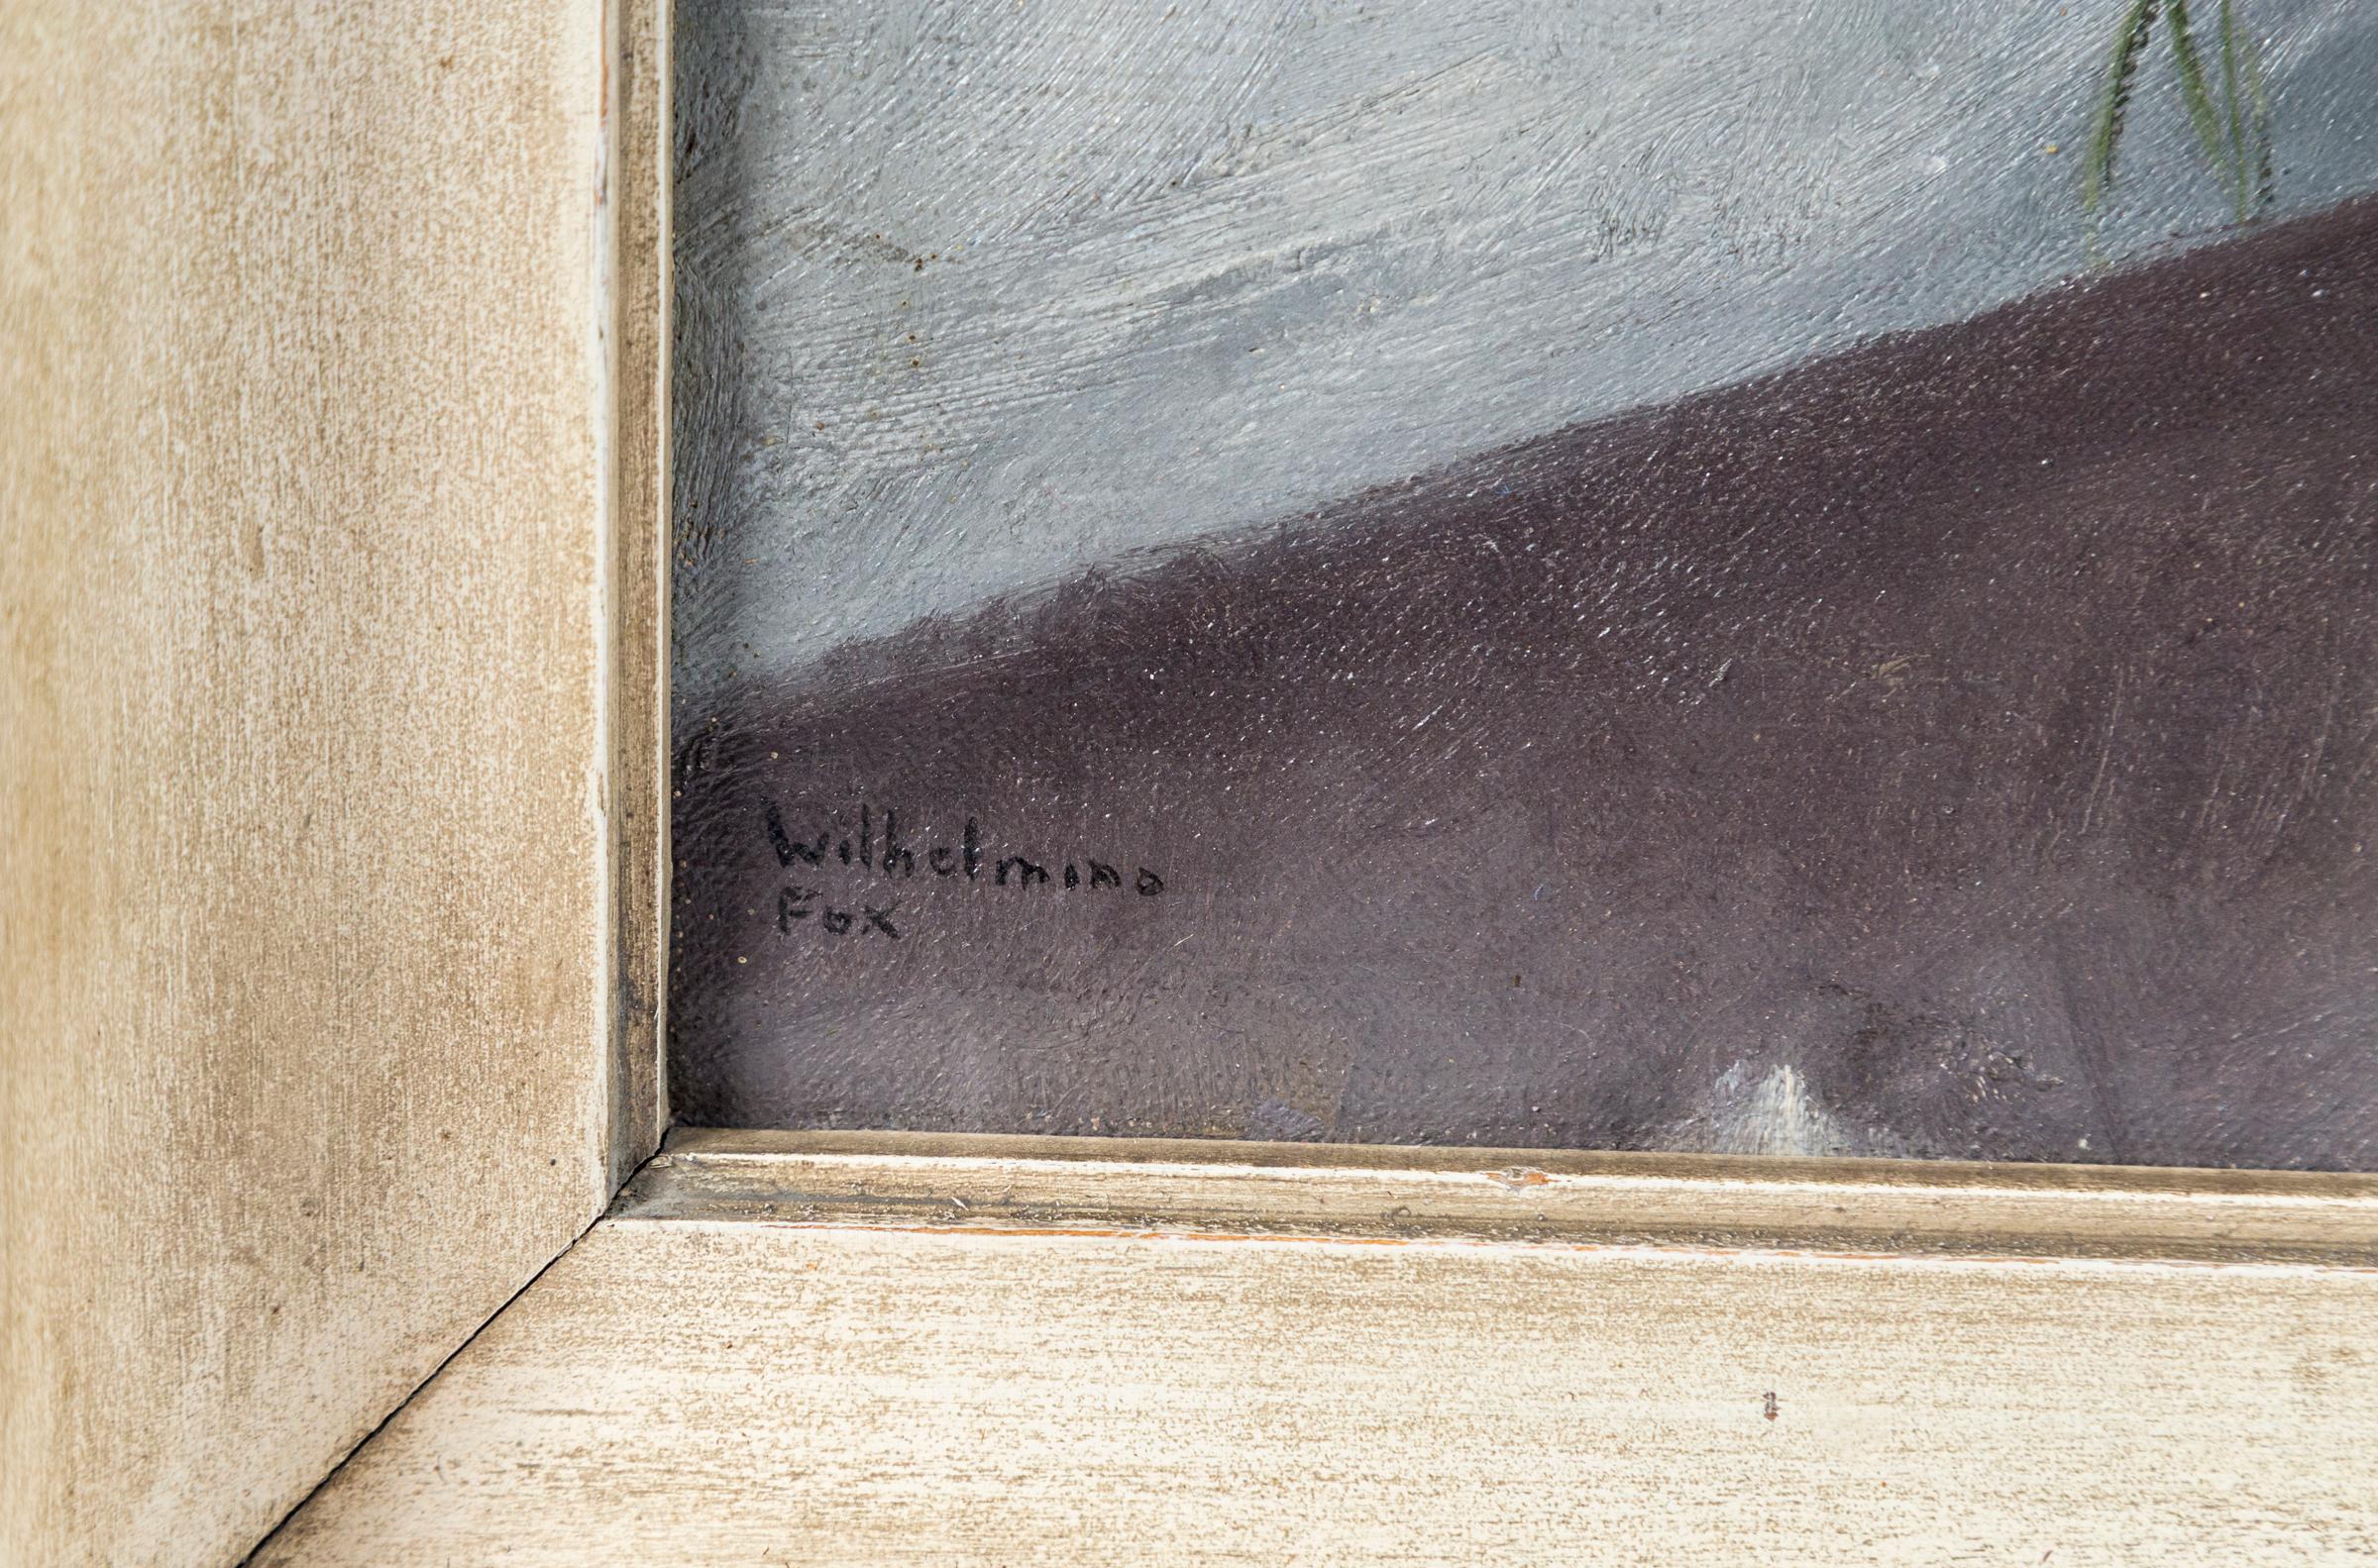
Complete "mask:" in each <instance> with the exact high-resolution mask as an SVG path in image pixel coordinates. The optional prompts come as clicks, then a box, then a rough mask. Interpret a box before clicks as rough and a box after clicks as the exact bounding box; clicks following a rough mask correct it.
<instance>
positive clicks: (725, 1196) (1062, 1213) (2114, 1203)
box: [611, 1127, 2378, 1267]
mask: <svg viewBox="0 0 2378 1568" xmlns="http://www.w3.org/2000/svg"><path fill="white" fill-rule="evenodd" d="M611 1212H612V1215H613V1216H614V1217H617V1218H638V1219H739V1220H759V1221H767V1222H773V1223H792V1224H827V1225H843V1224H863V1225H871V1226H884V1227H899V1226H924V1227H931V1228H933V1229H937V1230H948V1229H961V1230H977V1231H985V1232H1003V1231H1005V1232H1012V1231H1015V1230H1018V1229H1048V1228H1062V1229H1067V1230H1077V1231H1100V1232H1107V1233H1114V1234H1127V1233H1131V1232H1135V1231H1139V1230H1147V1229H1166V1228H1177V1227H1180V1226H1184V1225H1188V1226H1194V1227H1196V1228H1199V1229H1202V1230H1207V1231H1220V1232H1228V1233H1233V1234H1248V1235H1268V1236H1275V1237H1289V1236H1313V1235H1323V1236H1332V1235H1334V1236H1358V1237H1384V1238H1394V1239H1401V1240H1413V1239H1421V1238H1431V1237H1434V1238H1441V1239H1442V1238H1462V1239H1470V1240H1494V1241H1565V1242H1575V1243H1586V1244H1596V1245H1607V1244H1638V1243H1651V1244H1657V1245H1662V1246H1684V1247H1715V1248H1730V1249H1737V1250H1739V1249H1742V1248H1746V1247H1761V1248H1776V1247H1788V1248H1816V1249H1822V1250H1830V1251H1845V1250H1846V1251H1853V1252H1866V1253H1883V1252H1889V1253H1898V1254H1916V1253H1935V1254H1958V1255H1966V1256H1976V1255H1980V1256H2024V1257H2098V1258H2153V1259H2163V1260H2177V1259H2190V1260H2197V1261H2205V1262H2246V1261H2253V1262H2282V1261H2285V1262H2299V1263H2316V1262H2317V1263H2332V1264H2344V1265H2351V1266H2361V1267H2378V1177H2368V1176H2342V1175H2305V1174H2300V1173H2289V1172H2268V1171H2198V1170H2153V1169H2145V1168H2140V1167H2109V1166H2070V1165H2066V1166H2053V1165H2032V1166H2023V1165H1977V1164H1968V1163H1963V1162H1955V1161H1940V1160H1813V1159H1775V1158H1733V1157H1721V1156H1711V1155H1674V1154H1578V1153H1567V1152H1563V1151H1558V1150H1555V1151H1546V1150H1541V1149H1404V1148H1389V1147H1369V1148H1363V1147H1355V1146H1350V1145H1343V1144H1339V1145H1326V1144H1325V1145H1313V1144H1291V1143H1226V1142H1220V1141H1208V1140H1203V1139H1196V1140H1190V1139H1131V1140H1128V1141H1120V1142H1119V1141H1117V1140H1114V1139H1104V1138H1027V1137H1008V1136H999V1135H976V1136H935V1135H919V1134H908V1133H834V1132H780V1131H717V1130H711V1129H706V1128H700V1127H689V1128H680V1129H679V1130H678V1131H676V1132H674V1133H672V1134H671V1135H670V1139H669V1143H668V1147H667V1149H666V1151H665V1152H664V1153H663V1154H662V1155H661V1156H660V1158H658V1159H656V1160H654V1161H653V1162H652V1163H651V1164H649V1165H647V1166H646V1167H645V1168H644V1170H643V1171H641V1172H639V1173H638V1174H637V1177H636V1179H635V1180H634V1181H633V1182H632V1183H630V1184H629V1185H628V1187H627V1188H626V1189H625V1190H624V1191H623V1192H622V1193H621V1194H620V1195H619V1200H618V1202H617V1203H616V1204H614V1205H613V1207H612V1210H611Z"/></svg>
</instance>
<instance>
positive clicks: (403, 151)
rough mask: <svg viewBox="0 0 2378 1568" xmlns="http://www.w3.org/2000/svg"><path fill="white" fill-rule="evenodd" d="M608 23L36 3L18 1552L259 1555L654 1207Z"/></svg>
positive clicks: (14, 680)
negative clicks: (635, 1196)
mask: <svg viewBox="0 0 2378 1568" xmlns="http://www.w3.org/2000/svg"><path fill="white" fill-rule="evenodd" d="M605 71H606V61H605V58H604V32H603V16H602V12H601V10H600V8H599V6H598V5H597V4H596V0H568V3H565V4H562V5H559V6H551V5H522V4H509V3H497V4H493V5H488V4H482V3H471V4H450V3H442V0H430V3H416V0H407V3H404V4H381V3H376V0H366V3H363V4H357V5H346V6H337V7H332V6H322V5H312V4H300V3H295V0H165V3H162V4H158V5H151V6H141V7H123V6H90V5H80V4H73V3H65V0H29V3H23V4H11V5H9V6H8V7H6V8H5V11H0V146H4V147H5V148H6V149H7V152H6V155H5V157H0V211H5V212H6V213H7V215H8V216H7V220H6V222H5V224H4V225H0V518H4V519H5V524H4V525H0V754H4V766H0V780H4V784H0V788H4V790H5V793H4V794H0V807H4V810H5V817H4V819H0V997H4V1000H0V1028H4V1030H5V1037H4V1038H5V1048H4V1052H0V1056H4V1059H5V1084H6V1090H5V1105H4V1107H0V1140H4V1141H0V1152H4V1154H5V1166H6V1170H5V1175H0V1184H5V1185H4V1187H0V1191H4V1192H5V1202H4V1206H0V1229H4V1235H0V1343H4V1344H5V1355H6V1375H5V1377H4V1378H0V1562H7V1563H27V1564H33V1563H41V1564H50V1563H77V1562H107V1563H149V1562H171V1563H204V1562H210V1561H213V1562H221V1561H228V1560H231V1559H235V1558H237V1557H238V1556H239V1555H240V1554H242V1553H243V1552H245V1551H246V1550H247V1549H248V1548H249V1547H250V1546H251V1545H252V1544H253V1543H254V1542H255V1541H256V1540H257V1539H258V1538H259V1537H261V1536H262V1535H263V1533H264V1532H265V1531H266V1530H267V1529H269V1528H270V1526H271V1525H272V1523H273V1522H274V1521H275V1520H276V1519H277V1518H278V1517H280V1516H281V1515H282V1514H283V1513H284V1512H285V1511H286V1510H287V1509H288V1508H289V1507H291V1506H292V1505H293V1504H294V1503H295V1502H296V1501H297V1500H298V1499H299V1498H301V1497H303V1496H304V1495H305V1493H306V1491H307V1490H308V1489H309V1488H310V1487H312V1486H313V1485H314V1484H315V1483H316V1482H317V1480H318V1479H319V1478H320V1477H321V1476H322V1475H323V1474H324V1473H325V1472H326V1471H327V1470H328V1469H329V1468H330V1467H331V1466H332V1465H333V1464H334V1463H335V1462H336V1461H337V1460H338V1458H339V1457H340V1456H341V1455H342V1454H343V1453H344V1452H346V1451H347V1450H348V1449H349V1447H350V1446H351V1445H353V1444H354V1443H355V1442H357V1441H358V1440H359V1439H360V1438H362V1437H363V1436H364V1435H365V1434H366V1433H367V1432H369V1431H370V1430H371V1429H372V1427H373V1426H374V1424H375V1423H376V1422H378V1420H379V1419H380V1418H381V1417H382V1416H383V1415H384V1414H385V1413H386V1412H387V1411H389V1410H390V1409H391V1408H393V1407H394V1406H395V1405H396V1404H397V1403H398V1402H399V1401H400V1400H402V1399H403V1398H404V1397H405V1395H406V1394H407V1393H408V1392H409V1391H410V1390H411V1389H413V1388H414V1387H415V1386H417V1384H418V1383H419V1381H420V1380H421V1379H422V1378H424V1377H425V1376H427V1375H428V1373H429V1372H430V1371H431V1370H432V1369H434V1368H435V1367H436V1366H437V1365H438V1364H439V1362H440V1361H441V1359H442V1358H444V1357H445V1356H446V1355H447V1354H448V1353H449V1352H451V1351H452V1350H453V1349H454V1347H455V1346H456V1345H458V1344H460V1343H461V1342H462V1341H463V1340H464V1339H465V1338H466V1337H467V1336H468V1335H469V1333H470V1332H471V1331H472V1330H473V1328H474V1327H475V1326H476V1325H477V1324H479V1323H480V1322H482V1321H483V1320H484V1319H485V1318H486V1316H487V1314H489V1313H490V1312H492V1311H493V1310H495V1309H496V1308H497V1307H499V1306H501V1304H502V1303H503V1302H504V1301H505V1300H506V1299H507V1298H509V1297H510V1296H511V1295H512V1294H513V1293H514V1292H515V1291H516V1290H517V1289H518V1288H519V1286H520V1285H521V1284H522V1283H523V1282H524V1281H526V1280H527V1279H528V1278H530V1277H531V1276H532V1275H533V1274H534V1273H535V1272H536V1271H537V1270H538V1269H539V1268H540V1267H541V1266H542V1265H543V1264H545V1263H546V1262H547V1261H548V1260H549V1259H550V1258H551V1257H552V1256H553V1254H554V1253H555V1252H556V1251H557V1250H559V1249H560V1248H561V1247H563V1246H564V1245H566V1244H567V1243H568V1242H569V1241H570V1240H571V1239H572V1238H573V1237H574V1236H575V1235H576V1234H577V1233H578V1232H579V1231H580V1230H581V1229H582V1228H583V1227H584V1225H585V1224H586V1223H588V1222H589V1220H590V1219H591V1218H592V1217H593V1216H594V1213H595V1212H597V1211H598V1209H599V1207H600V1205H601V1202H602V1201H603V1198H604V1195H605V1192H606V1182H605V1169H604V1150H603V1147H602V1139H603V1134H604V1128H605V1099H606V1096H607V1094H608V1085H607V1082H606V1080H607V1076H608V1074H607V1069H606V1066H605V1063H604V1048H605V1044H606V1039H607V1034H606V1031H607V1029H608V1026H609V1022H610V1008H609V998H608V997H607V996H606V995H605V994H604V993H603V985H602V981H601V974H600V971H601V969H602V964H601V951H602V944H601V929H602V923H603V918H604V916H603V911H602V909H601V907H600V903H599V900H600V898H601V897H602V895H603V891H604V886H605V885H604V880H603V877H602V874H601V872H600V864H601V860H602V856H603V853H604V846H605V842H606V828H605V823H604V820H603V808H602V773H603V756H602V753H601V751H600V749H599V743H600V735H599V728H600V726H599V722H598V712H599V709H600V703H601V688H602V682H603V664H602V657H603V654H602V636H601V629H600V617H601V614H602V610H603V604H602V599H601V595H600V592H599V588H598V582H599V579H600V577H601V575H602V570H603V561H602V557H601V548H602V541H603V538H604V530H603V509H604V506H605V503H606V491H605V487H604V474H605V471H606V462H607V460H606V458H605V443H606V440H607V435H606V421H607V419H608V415H607V413H606V411H605V403H606V399H607V395H608V382H607V380H606V371H605V355H604V346H603V331H602V325H601V323H602V317H601V312H600V310H599V309H598V306H599V305H601V304H602V302H603V301H604V299H605V294H604V289H605V286H606V285H605V275H604V265H603V258H602V256H601V254H600V253H601V247H602V244H603V234H604V230H603V225H602V221H601V215H600V211H599V204H600V202H601V200H602V196H603V187H602V179H603V173H604V166H603V157H602V153H603V146H604V122H603V113H602V111H603V105H604V94H605V91H606V84H605ZM458 1172H467V1173H468V1174H467V1176H464V1177H459V1178H458Z"/></svg>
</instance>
